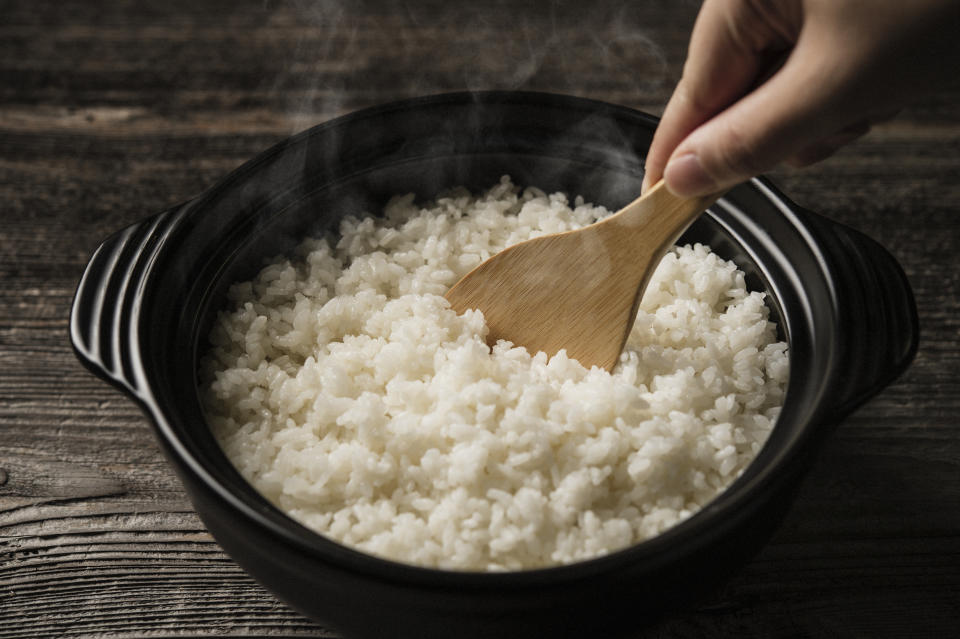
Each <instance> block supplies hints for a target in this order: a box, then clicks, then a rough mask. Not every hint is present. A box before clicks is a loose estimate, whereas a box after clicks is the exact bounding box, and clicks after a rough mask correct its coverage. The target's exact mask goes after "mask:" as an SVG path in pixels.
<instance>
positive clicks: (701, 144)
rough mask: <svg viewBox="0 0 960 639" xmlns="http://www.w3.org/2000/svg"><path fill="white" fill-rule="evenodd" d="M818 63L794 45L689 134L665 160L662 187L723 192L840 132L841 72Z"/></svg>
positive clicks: (697, 192)
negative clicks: (760, 79)
mask: <svg viewBox="0 0 960 639" xmlns="http://www.w3.org/2000/svg"><path fill="white" fill-rule="evenodd" d="M820 58H821V56H819V55H818V54H817V53H816V52H811V51H810V49H809V48H807V47H803V46H801V45H800V44H799V43H798V46H797V48H795V49H794V51H793V53H792V54H791V55H790V57H789V58H788V59H787V61H786V63H785V64H784V65H783V66H782V67H781V68H780V69H779V70H778V71H777V72H776V73H775V74H774V75H773V76H771V77H770V78H769V79H768V80H767V81H766V82H765V83H764V84H762V85H760V86H759V87H757V88H756V89H755V90H753V91H752V92H750V93H748V94H747V95H745V96H744V97H743V98H741V99H740V100H738V101H737V102H735V103H733V104H732V105H731V106H729V107H728V108H726V109H725V110H723V111H721V112H720V113H718V114H717V115H715V116H714V117H712V118H710V119H709V120H707V121H706V122H705V123H704V124H702V125H700V126H699V127H697V128H696V129H694V130H693V131H692V132H691V133H690V134H689V135H688V136H687V137H686V138H685V139H684V140H683V141H682V142H680V143H679V144H678V145H677V147H676V148H675V149H674V151H673V153H672V154H671V155H670V158H669V160H668V161H667V164H666V167H665V168H664V172H663V177H664V180H665V181H666V184H667V187H668V188H669V189H670V190H671V191H672V192H674V193H675V194H677V195H682V196H687V197H692V196H698V195H705V194H708V193H715V192H717V191H722V190H726V189H728V188H730V187H732V186H734V185H735V184H738V183H740V182H743V181H744V180H747V179H749V178H751V177H753V176H755V175H757V174H759V173H762V172H765V171H768V170H770V169H772V168H773V167H775V166H776V165H777V164H779V163H780V162H781V161H783V160H785V159H786V158H789V157H792V156H796V155H798V153H799V152H800V151H801V150H803V149H806V148H808V147H810V146H811V145H812V144H814V143H816V142H817V141H819V140H823V139H826V138H829V137H830V136H832V135H834V134H836V132H837V131H838V130H840V129H842V128H843V126H845V124H846V123H844V122H843V119H842V118H843V115H842V113H840V112H839V111H840V110H839V109H837V108H834V105H837V104H841V103H842V102H843V98H842V95H841V92H840V91H838V90H837V88H838V87H839V86H842V85H843V84H844V83H843V81H842V79H840V78H839V75H840V73H841V72H840V71H839V70H837V69H836V68H835V64H836V62H835V61H834V62H830V61H829V60H823V59H820ZM831 65H834V66H831Z"/></svg>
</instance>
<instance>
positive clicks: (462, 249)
mask: <svg viewBox="0 0 960 639" xmlns="http://www.w3.org/2000/svg"><path fill="white" fill-rule="evenodd" d="M607 214H608V211H606V210H605V209H603V208H602V207H598V206H592V205H590V204H587V203H584V202H583V200H582V199H581V198H579V197H578V198H577V199H576V200H575V201H574V202H573V204H572V206H571V204H570V202H569V200H568V198H567V197H566V196H565V195H563V194H559V193H557V194H552V195H547V194H545V193H543V192H542V191H539V190H537V189H534V188H526V189H521V188H519V187H517V186H515V185H514V184H512V183H511V181H510V180H509V179H508V178H506V177H505V178H503V179H502V180H501V181H500V183H498V184H496V185H494V186H493V187H492V188H491V189H489V190H488V191H487V192H485V193H482V194H480V195H478V196H476V197H474V196H471V194H470V193H468V192H466V191H465V190H463V189H459V190H454V191H452V192H450V193H448V194H446V195H444V196H443V197H439V198H437V199H436V201H434V202H431V203H427V204H424V205H422V206H419V205H417V204H416V203H415V202H414V198H413V196H412V195H406V196H402V197H396V198H394V199H392V200H391V201H390V203H389V204H388V205H387V207H386V210H385V214H384V217H382V218H372V217H366V218H363V219H358V218H354V217H348V218H345V219H344V220H343V221H342V223H341V225H340V229H339V235H338V236H337V237H333V238H315V239H308V240H306V241H304V242H303V243H302V245H301V246H300V247H299V248H298V249H297V251H296V254H295V256H293V257H292V258H291V259H286V258H278V259H277V260H276V261H274V262H273V263H271V264H269V265H268V266H266V267H265V268H264V269H263V270H262V271H261V272H260V274H259V275H258V276H257V277H256V279H254V280H253V281H252V282H245V283H240V284H236V285H234V286H233V287H232V288H231V290H230V293H229V297H230V303H231V310H230V311H229V312H226V313H222V314H221V315H220V317H219V318H218V320H217V322H216V325H215V327H214V329H213V331H212V334H211V348H210V350H209V352H208V353H207V355H206V356H205V358H204V359H203V361H202V363H201V369H202V370H201V378H202V389H201V390H202V395H203V398H204V403H205V410H206V412H207V415H208V418H209V423H210V425H211V428H212V429H213V431H214V433H215V435H216V437H217V439H218V441H219V442H220V444H221V446H222V447H223V450H224V451H225V453H226V455H227V456H228V457H229V459H230V460H231V462H232V463H233V464H234V465H235V466H236V468H237V469H238V470H239V471H240V473H241V474H242V475H243V476H244V477H245V478H246V479H247V480H248V481H249V482H250V483H251V484H252V485H253V486H254V487H256V489H257V490H259V491H260V492H261V493H262V494H263V495H264V496H265V497H266V498H267V499H269V500H270V501H271V502H272V503H274V504H275V505H276V506H277V507H279V508H280V509H281V510H283V511H284V512H286V513H288V514H289V515H290V516H291V517H293V518H294V519H296V520H297V521H299V522H301V523H302V524H304V525H305V526H307V527H309V528H311V529H313V530H315V531H317V532H318V533H321V534H323V535H326V536H327V537H330V538H332V539H335V540H337V541H339V542H342V543H343V544H345V545H348V546H351V547H354V548H356V549H359V550H362V551H364V552H367V553H372V554H374V555H378V556H381V557H386V558H390V559H394V560H397V561H401V562H406V563H412V564H418V565H423V566H430V567H441V568H446V569H459V570H516V569H523V568H532V567H541V566H547V565H555V564H565V563H570V562H575V561H579V560H583V559H586V558H590V557H595V556H598V555H603V554H606V553H609V552H611V551H614V550H617V549H620V548H623V547H625V546H628V545H630V544H634V543H636V542H639V541H642V540H644V539H647V538H650V537H652V536H654V535H657V534H659V533H661V532H662V531H664V530H666V529H667V528H669V527H671V526H673V525H675V524H677V523H678V522H680V521H682V520H684V519H685V518H687V517H689V516H690V515H691V514H692V513H694V512H696V511H697V510H698V509H700V508H702V507H703V506H704V505H705V504H706V503H707V502H709V501H710V500H711V499H713V498H714V497H716V496H717V494H718V493H720V492H721V491H723V489H724V488H725V487H727V486H728V485H729V484H730V483H731V482H732V481H733V480H734V479H735V478H736V477H737V476H738V475H739V474H740V473H741V472H742V471H743V470H744V468H745V467H746V466H747V465H748V464H749V463H750V461H751V459H753V458H754V457H755V455H756V454H757V452H758V451H759V450H760V448H761V446H762V445H763V443H764V441H765V440H766V438H767V436H768V434H769V433H770V430H771V428H772V427H773V424H774V422H775V421H776V418H777V414H778V412H779V409H780V406H781V404H782V401H783V395H784V391H785V387H786V381H787V375H788V357H787V350H786V344H785V343H783V342H778V341H777V339H776V330H775V326H774V325H773V324H772V323H771V322H770V321H769V320H768V311H767V307H766V306H765V304H764V296H763V294H762V293H760V292H750V291H748V290H747V289H746V285H745V283H744V275H743V273H742V272H740V271H739V270H737V268H736V266H735V265H734V264H732V263H730V262H727V261H725V260H723V259H721V258H719V257H718V256H717V255H715V254H714V253H711V251H710V249H709V248H708V247H706V246H702V245H699V244H698V245H695V246H684V247H675V248H674V249H673V250H671V252H670V253H669V254H668V255H667V256H666V257H665V258H664V259H663V261H662V262H661V264H660V265H659V267H658V268H657V270H656V272H655V274H654V275H653V277H652V280H651V282H650V284H649V287H648V290H647V292H646V294H645V296H644V298H643V300H642V303H641V305H640V311H639V314H638V316H637V320H636V324H635V326H634V327H633V330H632V333H631V335H630V338H629V340H628V342H627V347H626V349H625V351H624V353H623V355H622V356H621V358H620V362H619V364H618V365H617V366H616V367H615V368H614V370H613V372H612V373H608V372H606V371H604V370H601V369H599V368H592V369H586V368H584V367H583V366H581V365H580V364H579V362H577V361H576V360H573V359H570V358H568V357H567V356H566V354H565V353H564V352H563V351H561V352H560V353H557V354H556V355H555V356H553V357H550V358H548V357H547V356H546V355H545V354H544V353H536V354H531V353H528V352H527V351H526V349H524V348H520V347H515V346H513V345H512V344H510V343H507V342H500V343H498V344H497V345H496V346H494V347H493V348H492V349H490V348H488V347H487V346H486V344H485V341H484V338H485V334H486V327H485V325H484V321H483V316H482V313H480V312H479V311H468V312H466V313H464V314H463V315H460V316H458V315H457V314H456V313H455V312H453V311H452V310H450V309H449V307H448V304H447V303H446V301H445V300H444V299H443V297H442V296H443V294H444V293H445V292H446V291H447V289H448V288H449V287H450V286H451V285H453V284H454V283H455V282H456V281H457V280H458V279H459V278H460V277H461V276H463V275H464V274H465V273H466V272H468V271H469V270H470V269H472V268H473V267H474V266H476V265H477V264H479V263H480V262H481V261H483V260H485V259H486V258H488V257H490V256H491V255H493V254H494V253H496V252H498V251H499V250H501V249H503V248H504V247H506V246H508V245H510V244H513V243H515V242H518V241H521V240H524V239H527V238H530V237H535V236H537V235H542V234H544V233H552V232H558V231H565V230H568V229H573V228H577V227H579V226H582V225H585V224H589V223H591V222H593V221H595V220H597V219H599V218H601V217H603V216H605V215H607Z"/></svg>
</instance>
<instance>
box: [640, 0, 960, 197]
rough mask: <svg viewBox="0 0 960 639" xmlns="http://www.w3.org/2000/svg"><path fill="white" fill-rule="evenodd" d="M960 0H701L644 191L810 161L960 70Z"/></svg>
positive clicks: (710, 184)
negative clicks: (663, 183)
mask: <svg viewBox="0 0 960 639" xmlns="http://www.w3.org/2000/svg"><path fill="white" fill-rule="evenodd" d="M958 63H960V0H705V2H704V3H703V6H702V7H701V9H700V14H699V15H698V16H697V20H696V23H695V24H694V28H693V34H692V36H691V39H690V47H689V51H688V55H687V61H686V63H685V65H684V68H683V76H682V78H681V79H680V82H679V83H678V84H677V87H676V89H675V90H674V93H673V96H672V97H671V98H670V101H669V103H668V104H667V107H666V109H665V111H664V114H663V118H662V119H661V121H660V125H659V126H658V128H657V131H656V133H655V134H654V138H653V143H652V144H651V147H650V152H649V154H648V155H647V159H646V174H645V176H644V180H643V190H646V189H647V188H649V187H650V186H652V185H653V184H654V183H655V182H656V181H657V180H659V179H660V178H661V177H663V178H664V179H665V181H666V183H667V188H669V189H670V190H671V191H673V192H674V193H676V194H678V195H684V196H694V195H704V194H707V193H712V192H716V191H719V190H722V189H726V188H729V187H731V186H733V185H735V184H737V183H739V182H741V181H743V180H746V179H749V178H750V177H752V176H754V175H757V174H759V173H761V172H764V171H767V170H770V169H772V168H774V167H775V166H777V165H778V164H780V163H781V162H784V161H788V162H789V163H791V164H793V165H795V166H805V165H808V164H812V163H814V162H817V161H820V160H822V159H824V158H826V157H828V156H830V155H831V154H832V153H834V152H835V151H836V150H837V149H838V148H840V147H841V146H843V145H845V144H848V143H849V142H851V141H853V140H854V139H856V138H858V137H860V136H862V135H863V134H865V133H866V132H867V131H869V129H870V126H871V125H872V124H874V123H876V122H878V121H882V120H885V119H888V118H890V117H892V116H893V115H894V114H896V112H897V111H899V110H900V108H902V107H903V106H905V105H906V103H907V102H908V101H910V100H911V99H914V98H915V97H916V96H917V95H918V94H920V93H925V92H930V91H931V90H932V89H933V88H935V87H936V85H937V83H938V82H942V81H946V80H953V79H955V78H956V76H957V75H960V74H958V71H960V64H958Z"/></svg>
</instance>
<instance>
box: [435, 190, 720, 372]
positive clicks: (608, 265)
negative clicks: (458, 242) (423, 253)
mask: <svg viewBox="0 0 960 639" xmlns="http://www.w3.org/2000/svg"><path fill="white" fill-rule="evenodd" d="M720 195H721V194H719V193H718V194H715V195H711V196H706V197H700V198H692V199H687V198H680V197H676V196H675V195H673V194H672V193H670V191H668V190H667V188H666V187H665V186H664V183H663V181H662V180H661V181H660V182H658V183H657V184H656V185H654V186H653V187H652V188H651V189H650V190H649V191H647V192H646V193H644V194H643V195H642V196H641V197H639V198H637V199H636V200H634V201H633V202H631V203H630V204H628V205H627V206H625V207H624V208H622V209H621V210H619V211H618V212H616V213H615V214H613V215H611V216H609V217H607V218H605V219H603V220H600V221H599V222H596V223H595V224H591V225H590V226H586V227H584V228H582V229H577V230H575V231H567V232H565V233H557V234H554V235H546V236H543V237H538V238H534V239H532V240H527V241H525V242H520V243H519V244H515V245H513V246H510V247H507V248H506V249H504V250H503V251H501V252H499V253H497V254H496V255H494V256H493V257H491V258H490V259H489V260H487V261H486V262H484V263H483V264H481V265H480V266H478V267H476V268H475V269H473V270H472V271H471V272H470V273H468V274H467V275H466V276H464V278H463V279H461V280H460V281H459V282H457V283H456V284H455V285H454V286H453V288H451V289H450V290H449V291H447V294H446V298H447V300H449V301H450V305H451V306H452V307H453V309H454V310H455V311H457V312H458V313H462V312H464V311H466V310H467V309H471V308H476V309H480V310H481V311H483V315H484V318H485V319H486V321H487V325H488V326H489V327H490V333H489V334H488V336H487V343H488V344H490V345H493V344H495V343H496V342H497V340H500V339H505V340H509V341H510V342H513V343H514V344H516V345H518V346H525V347H526V348H527V350H528V351H530V352H531V353H536V352H537V351H544V352H546V353H547V354H548V355H551V356H552V355H554V354H555V353H556V352H557V351H559V350H560V349H566V351H567V355H568V356H570V357H573V358H576V359H577V360H579V361H580V363H581V364H583V365H584V366H586V367H588V368H589V367H591V366H599V367H601V368H604V369H606V370H611V369H612V368H613V366H614V365H615V364H616V363H617V360H618V359H619V358H620V352H621V351H622V350H623V345H624V344H625V343H626V341H627V337H628V336H629V334H630V329H631V327H632V326H633V322H634V319H635V318H636V316H637V307H638V306H639V304H640V298H641V297H642V296H643V291H644V289H645V288H646V286H647V282H648V281H649V280H650V275H651V274H652V273H653V270H654V269H655V268H656V267H657V264H659V262H660V259H661V258H662V257H663V255H664V254H665V253H666V252H667V250H668V249H669V248H670V247H671V246H672V245H673V243H674V242H675V241H676V240H677V238H678V237H680V235H681V233H683V231H684V230H685V229H686V228H687V227H688V226H689V225H690V224H691V223H692V222H693V221H694V220H695V219H696V218H697V217H699V216H700V214H701V213H703V211H704V210H706V208H707V207H709V206H710V205H711V204H713V203H714V202H716V201H717V199H719V197H720Z"/></svg>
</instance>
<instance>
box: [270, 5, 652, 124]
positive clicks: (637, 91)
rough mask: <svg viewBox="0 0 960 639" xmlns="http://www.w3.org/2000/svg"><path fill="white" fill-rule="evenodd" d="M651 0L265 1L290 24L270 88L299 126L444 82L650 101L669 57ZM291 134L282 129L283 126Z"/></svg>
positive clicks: (277, 18) (447, 87)
mask: <svg viewBox="0 0 960 639" xmlns="http://www.w3.org/2000/svg"><path fill="white" fill-rule="evenodd" d="M648 4H650V3H636V2H627V1H625V0H616V1H608V0H592V1H591V2H582V1H573V0H540V1H533V2H528V3H520V2H515V1H506V0H492V1H487V2H481V1H478V2H471V3H460V2H450V1H446V2H438V1H434V0H422V1H414V0H386V1H376V0H356V1H354V0H285V1H282V2H266V3H265V8H267V9H268V11H269V12H270V15H271V20H272V21H273V22H275V23H277V24H278V25H280V26H282V27H284V29H283V31H284V32H285V33H290V32H292V33H293V38H292V39H291V41H290V42H289V48H288V50H287V51H288V53H287V55H286V57H285V59H283V60H278V61H275V62H274V63H273V64H276V65H277V66H278V67H279V68H277V74H276V78H275V80H274V82H273V85H272V87H271V88H270V90H271V91H272V92H274V94H275V96H277V99H279V100H280V102H281V104H282V105H283V108H284V109H285V110H286V112H287V113H288V119H289V122H290V126H291V129H293V130H300V129H303V128H306V127H308V126H311V125H313V124H316V123H317V122H321V121H324V120H327V119H330V118H331V117H335V116H337V115H341V114H343V113H346V112H349V111H353V110H356V109H359V108H362V107H365V106H370V105H374V104H381V103H385V102H390V101H393V100H397V99H402V98H407V97H413V96H417V95H427V94H434V93H443V92H448V91H462V90H469V91H480V90H487V89H513V90H533V91H547V92H554V93H570V94H575V95H581V96H584V97H591V98H597V99H602V100H607V101H614V102H618V103H622V104H627V105H629V106H635V107H639V108H647V109H649V108H650V107H651V106H653V107H656V106H657V105H660V104H662V103H663V101H664V100H665V96H666V94H667V92H668V91H669V88H670V87H669V82H668V64H667V60H666V59H665V57H664V54H663V51H662V48H661V47H660V46H658V45H657V43H656V35H657V34H656V33H654V32H651V31H650V30H649V29H648V28H647V27H645V22H648V21H649V20H648V19H646V18H645V12H646V15H647V17H648V16H649V12H650V11H651V10H655V8H654V9H651V8H650V7H648V6H646V5H648ZM291 132H292V131H291Z"/></svg>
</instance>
